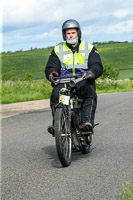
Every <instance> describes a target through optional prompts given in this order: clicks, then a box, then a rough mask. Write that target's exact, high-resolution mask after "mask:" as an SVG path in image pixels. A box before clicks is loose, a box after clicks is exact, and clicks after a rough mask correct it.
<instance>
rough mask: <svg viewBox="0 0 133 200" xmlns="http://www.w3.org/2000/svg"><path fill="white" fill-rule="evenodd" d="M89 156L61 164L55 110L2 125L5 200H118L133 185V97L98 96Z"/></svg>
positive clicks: (39, 111) (18, 117) (12, 119)
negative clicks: (126, 186) (52, 127)
mask: <svg viewBox="0 0 133 200" xmlns="http://www.w3.org/2000/svg"><path fill="white" fill-rule="evenodd" d="M96 121H98V122H100V125H99V126H97V127H96V128H95V135H94V138H93V146H92V151H91V152H90V154H87V155H83V154H82V153H80V152H78V153H73V157H72V164H71V166H70V167H67V168H63V167H62V166H61V164H60V162H59V160H58V157H57V153H56V148H55V141H54V138H52V137H51V136H50V135H49V134H48V133H47V126H48V125H49V124H50V123H51V112H50V109H44V110H38V111H34V112H31V113H26V114H21V115H19V116H14V117H9V118H7V119H3V120H2V200H113V199H119V197H118V190H119V189H120V188H121V187H122V184H123V183H124V182H125V181H129V180H133V92H126V93H118V94H107V95H99V96H98V108H97V112H96Z"/></svg>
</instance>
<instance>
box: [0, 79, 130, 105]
mask: <svg viewBox="0 0 133 200" xmlns="http://www.w3.org/2000/svg"><path fill="white" fill-rule="evenodd" d="M96 85H97V93H98V94H100V93H112V92H126V91H133V80H121V81H120V80H117V81H114V80H108V79H107V80H101V79H98V80H97V81H96ZM51 92H52V87H51V84H50V82H48V81H47V80H33V81H4V82H2V81H1V83H0V95H1V104H8V103H15V102H24V101H32V100H41V99H49V98H50V94H51Z"/></svg>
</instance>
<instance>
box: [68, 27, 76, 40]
mask: <svg viewBox="0 0 133 200" xmlns="http://www.w3.org/2000/svg"><path fill="white" fill-rule="evenodd" d="M77 36H78V32H77V29H76V28H72V29H67V30H66V38H67V39H72V38H76V37H77Z"/></svg>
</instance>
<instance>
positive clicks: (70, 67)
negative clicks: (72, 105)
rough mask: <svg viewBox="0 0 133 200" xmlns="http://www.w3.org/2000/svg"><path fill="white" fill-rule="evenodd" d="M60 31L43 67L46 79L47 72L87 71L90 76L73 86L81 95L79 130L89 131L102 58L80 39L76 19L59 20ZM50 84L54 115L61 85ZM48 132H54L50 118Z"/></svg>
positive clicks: (48, 75)
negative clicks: (56, 42) (60, 40)
mask: <svg viewBox="0 0 133 200" xmlns="http://www.w3.org/2000/svg"><path fill="white" fill-rule="evenodd" d="M62 35H63V39H64V40H65V41H66V42H64V43H60V44H59V45H57V46H55V47H54V49H53V50H52V52H51V55H50V57H49V60H48V62H47V66H46V69H45V73H46V77H47V79H48V80H50V75H53V76H55V77H57V76H60V77H67V76H72V75H76V76H77V77H82V76H85V75H86V74H88V75H89V77H90V79H88V80H84V81H82V82H80V83H79V84H78V85H77V86H76V91H77V94H78V95H79V97H80V98H82V99H83V104H82V123H81V125H80V126H81V128H83V130H91V131H92V133H93V126H94V117H95V110H96V106H97V95H96V86H95V79H97V78H98V77H99V76H101V74H102V72H103V66H102V62H101V59H100V56H99V53H98V51H97V49H96V48H95V47H94V46H93V45H92V44H90V43H87V42H83V41H81V29H80V25H79V23H78V22H77V21H76V20H73V19H70V20H67V21H65V22H64V23H63V25H62ZM52 86H53V87H54V88H53V91H52V94H51V98H50V105H51V109H52V114H53V115H54V111H55V106H56V104H57V103H58V102H59V90H60V88H61V87H63V86H62V84H59V85H57V86H55V85H53V84H52ZM48 132H49V133H51V134H53V135H54V122H53V126H49V127H48Z"/></svg>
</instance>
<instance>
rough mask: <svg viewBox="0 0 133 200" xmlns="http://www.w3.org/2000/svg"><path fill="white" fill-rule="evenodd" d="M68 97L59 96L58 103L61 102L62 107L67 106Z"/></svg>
mask: <svg viewBox="0 0 133 200" xmlns="http://www.w3.org/2000/svg"><path fill="white" fill-rule="evenodd" d="M69 100H70V96H66V95H60V97H59V102H62V103H63V104H64V105H69Z"/></svg>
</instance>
